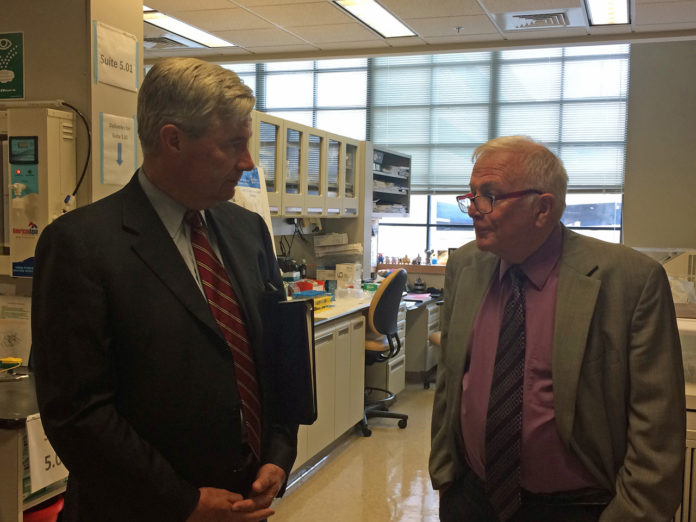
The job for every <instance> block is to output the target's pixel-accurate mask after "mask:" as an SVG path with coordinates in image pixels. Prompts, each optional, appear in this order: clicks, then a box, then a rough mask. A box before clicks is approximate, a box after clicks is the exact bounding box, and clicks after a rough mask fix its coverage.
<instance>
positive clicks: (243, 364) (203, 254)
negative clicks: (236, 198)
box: [185, 210, 261, 459]
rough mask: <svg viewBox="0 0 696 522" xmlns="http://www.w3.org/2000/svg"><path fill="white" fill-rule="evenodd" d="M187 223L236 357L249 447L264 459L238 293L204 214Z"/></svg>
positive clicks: (188, 217)
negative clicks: (207, 229)
mask: <svg viewBox="0 0 696 522" xmlns="http://www.w3.org/2000/svg"><path fill="white" fill-rule="evenodd" d="M185 220H186V222H187V223H188V224H189V226H190V227H191V246H192V247H193V255H194V257H195V258H196V266H197V267H198V274H199V276H200V278H201V282H202V283H203V289H204V291H205V295H206V297H207V299H208V304H209V305H210V310H211V312H212V313H213V317H215V320H216V321H217V324H218V326H219V327H220V330H221V331H222V335H223V337H224V338H225V340H226V341H227V345H228V346H229V347H230V350H231V351H232V357H233V359H234V369H235V376H236V378H237V389H238V391H239V397H240V399H241V401H242V413H243V415H244V423H245V425H246V429H247V441H248V443H249V447H250V448H251V450H252V451H253V453H254V455H256V458H257V459H260V458H261V401H260V399H259V397H260V394H259V385H258V381H257V378H256V366H255V364H254V359H253V357H252V355H251V349H250V346H249V340H248V336H247V330H246V325H245V324H244V320H243V319H242V315H241V313H240V310H239V303H238V301H237V296H236V294H235V292H234V290H233V289H232V286H231V285H230V280H229V278H228V276H227V272H226V271H225V268H224V267H223V266H222V263H221V262H220V261H219V260H218V258H217V256H216V255H215V253H214V252H213V249H212V248H211V246H210V242H209V241H208V238H207V237H206V233H205V225H204V224H203V219H202V218H201V213H200V212H198V211H195V210H188V211H187V212H186V216H185Z"/></svg>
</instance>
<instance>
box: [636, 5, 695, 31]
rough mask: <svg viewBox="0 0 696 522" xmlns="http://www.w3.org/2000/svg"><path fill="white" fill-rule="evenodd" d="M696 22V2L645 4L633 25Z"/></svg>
mask: <svg viewBox="0 0 696 522" xmlns="http://www.w3.org/2000/svg"><path fill="white" fill-rule="evenodd" d="M693 21H696V2H694V1H693V0H692V1H687V2H684V1H682V2H669V3H652V4H643V5H641V8H640V9H639V10H637V12H636V14H635V16H634V17H633V23H634V24H636V25H643V24H646V25H647V24H676V23H680V22H682V23H683V22H693Z"/></svg>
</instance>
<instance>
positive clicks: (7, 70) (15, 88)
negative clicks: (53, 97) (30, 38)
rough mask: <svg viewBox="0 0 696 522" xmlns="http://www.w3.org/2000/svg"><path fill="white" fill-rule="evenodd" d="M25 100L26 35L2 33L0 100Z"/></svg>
mask: <svg viewBox="0 0 696 522" xmlns="http://www.w3.org/2000/svg"><path fill="white" fill-rule="evenodd" d="M16 98H24V33H0V99H16Z"/></svg>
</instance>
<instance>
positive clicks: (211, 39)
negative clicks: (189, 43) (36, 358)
mask: <svg viewBox="0 0 696 522" xmlns="http://www.w3.org/2000/svg"><path fill="white" fill-rule="evenodd" d="M143 20H145V21H146V22H147V23H149V24H152V25H156V26H157V27H161V28H162V29H164V30H166V31H171V32H172V33H176V34H178V35H179V36H183V37H184V38H188V39H189V40H193V41H194V42H198V43H199V44H202V45H205V46H206V47H234V44H233V43H230V42H226V41H225V40H222V39H221V38H218V37H217V36H213V35H212V34H209V33H206V32H205V31H201V30H200V29H197V28H195V27H193V26H192V25H189V24H185V23H184V22H182V21H180V20H177V19H176V18H172V17H171V16H167V15H166V14H162V13H160V12H159V11H155V10H153V9H150V8H149V7H146V6H143Z"/></svg>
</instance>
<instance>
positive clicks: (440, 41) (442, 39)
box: [425, 33, 504, 48]
mask: <svg viewBox="0 0 696 522" xmlns="http://www.w3.org/2000/svg"><path fill="white" fill-rule="evenodd" d="M425 40H426V42H428V44H430V45H447V44H466V43H468V42H472V43H474V42H490V41H495V42H496V45H497V42H498V41H500V42H503V41H504V40H503V37H502V36H500V34H498V33H496V34H466V35H459V36H430V37H428V38H426V39H425ZM464 48H465V46H464Z"/></svg>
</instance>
